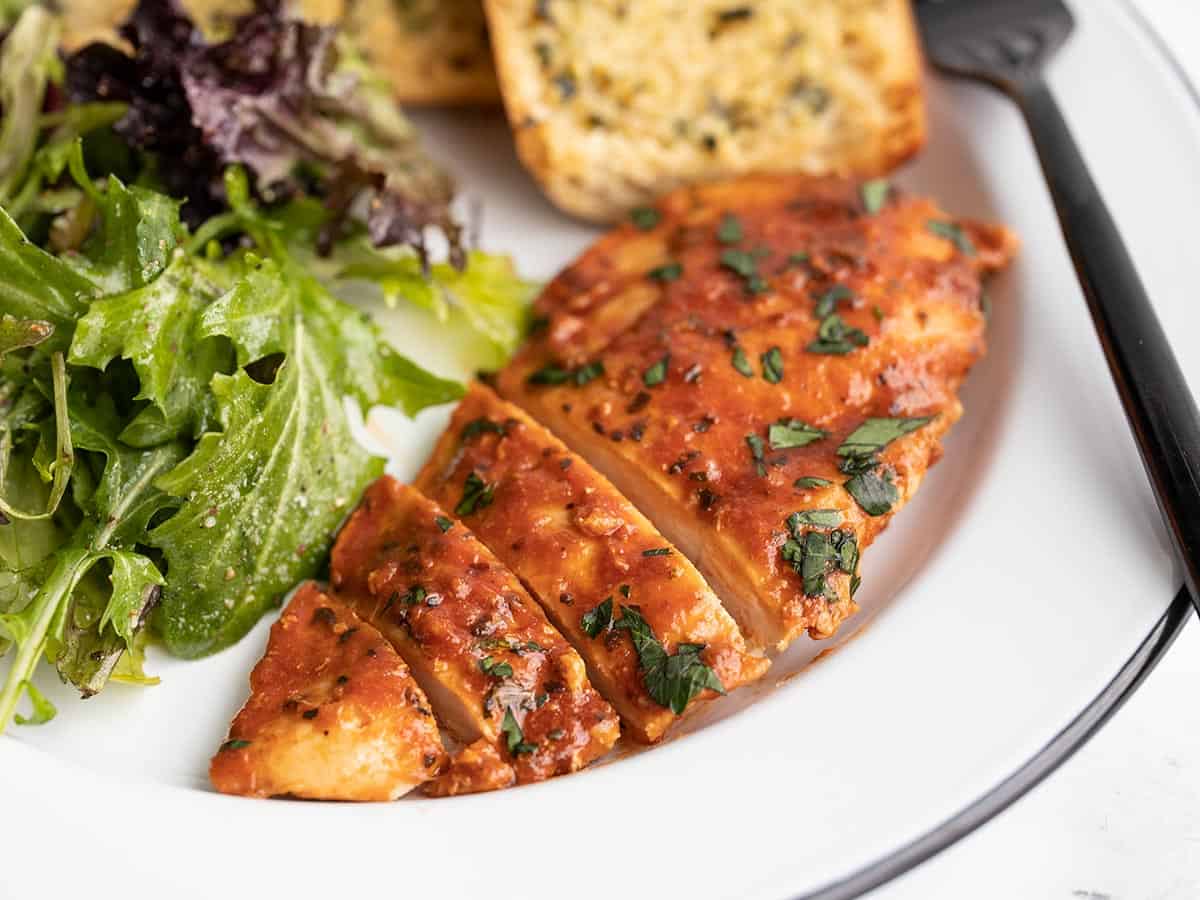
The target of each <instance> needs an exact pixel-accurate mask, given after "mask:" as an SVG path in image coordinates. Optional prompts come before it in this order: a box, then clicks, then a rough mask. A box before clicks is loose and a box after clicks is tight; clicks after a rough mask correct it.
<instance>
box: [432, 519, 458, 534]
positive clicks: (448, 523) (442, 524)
mask: <svg viewBox="0 0 1200 900" xmlns="http://www.w3.org/2000/svg"><path fill="white" fill-rule="evenodd" d="M433 521H434V522H435V523H436V524H437V527H438V528H440V529H441V530H442V534H445V533H446V532H447V531H449V530H450V529H451V528H453V527H454V520H453V519H447V518H446V517H445V516H436V517H435V518H434V520H433Z"/></svg>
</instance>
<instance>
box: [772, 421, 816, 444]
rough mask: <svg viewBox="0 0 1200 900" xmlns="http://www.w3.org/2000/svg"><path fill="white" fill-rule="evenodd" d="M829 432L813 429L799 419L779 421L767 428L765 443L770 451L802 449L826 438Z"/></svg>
mask: <svg viewBox="0 0 1200 900" xmlns="http://www.w3.org/2000/svg"><path fill="white" fill-rule="evenodd" d="M828 435H829V432H827V431H822V430H821V429H820V428H814V427H813V426H811V425H809V424H808V423H807V422H804V421H802V420H800V419H780V420H779V421H778V422H775V423H773V424H772V425H771V426H769V427H768V428H767V443H768V444H770V445H771V449H772V450H791V449H792V448H794V447H804V446H807V445H808V444H811V443H812V442H813V441H819V440H820V439H821V438H823V437H827V436H828Z"/></svg>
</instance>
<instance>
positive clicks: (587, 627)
mask: <svg viewBox="0 0 1200 900" xmlns="http://www.w3.org/2000/svg"><path fill="white" fill-rule="evenodd" d="M612 611H613V598H612V597H605V598H604V599H603V600H602V601H601V602H600V605H599V606H597V607H596V608H595V609H592V610H589V611H588V612H585V613H584V614H583V617H582V618H580V620H579V625H580V627H581V628H582V629H583V633H584V634H586V635H587V636H588V637H590V638H594V637H595V636H596V635H598V634H600V632H602V631H607V630H608V629H609V628H610V627H611V626H612Z"/></svg>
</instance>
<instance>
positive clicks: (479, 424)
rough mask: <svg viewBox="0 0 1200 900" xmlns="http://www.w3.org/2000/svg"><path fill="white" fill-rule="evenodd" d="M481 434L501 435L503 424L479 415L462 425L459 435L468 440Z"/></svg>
mask: <svg viewBox="0 0 1200 900" xmlns="http://www.w3.org/2000/svg"><path fill="white" fill-rule="evenodd" d="M481 434H499V435H503V434H504V426H503V425H501V424H500V423H499V422H493V421H492V420H491V419H488V418H486V417H480V418H478V419H472V420H471V421H470V422H468V423H467V424H466V425H464V426H463V429H462V431H461V432H460V434H459V436H460V437H461V438H462V439H463V440H464V441H469V440H471V439H472V438H477V437H479V436H480V435H481Z"/></svg>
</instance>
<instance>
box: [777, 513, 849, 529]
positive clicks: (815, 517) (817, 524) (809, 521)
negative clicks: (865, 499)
mask: <svg viewBox="0 0 1200 900" xmlns="http://www.w3.org/2000/svg"><path fill="white" fill-rule="evenodd" d="M787 524H788V528H789V529H790V530H791V531H792V532H793V533H795V532H797V531H799V530H800V526H801V525H811V526H813V527H814V528H837V527H838V526H839V525H841V524H842V513H841V511H840V510H836V509H805V510H802V511H801V512H794V513H792V514H791V515H790V516H788V517H787Z"/></svg>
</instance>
